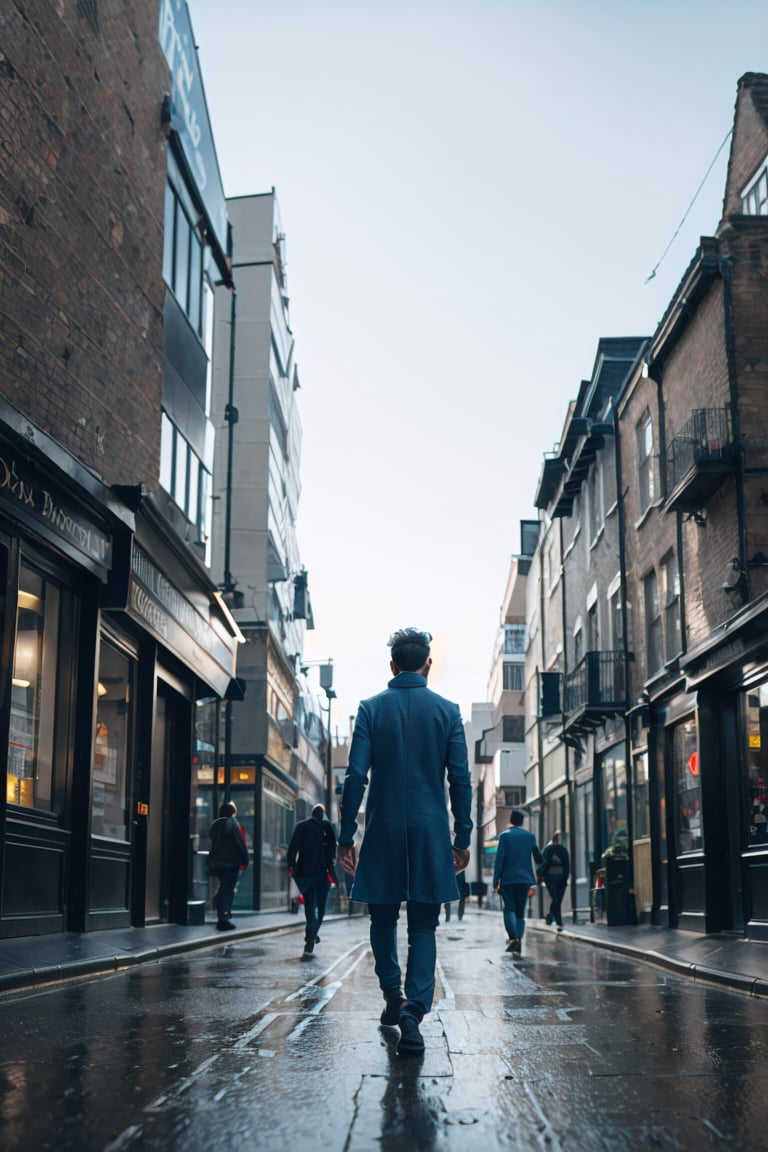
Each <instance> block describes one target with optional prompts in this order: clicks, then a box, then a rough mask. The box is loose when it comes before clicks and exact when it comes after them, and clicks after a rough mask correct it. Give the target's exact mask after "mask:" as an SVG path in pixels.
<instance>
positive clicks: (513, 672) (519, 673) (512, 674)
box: [502, 664, 525, 692]
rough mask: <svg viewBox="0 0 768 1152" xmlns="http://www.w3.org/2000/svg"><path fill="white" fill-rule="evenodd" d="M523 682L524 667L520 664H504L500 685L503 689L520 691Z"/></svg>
mask: <svg viewBox="0 0 768 1152" xmlns="http://www.w3.org/2000/svg"><path fill="white" fill-rule="evenodd" d="M524 684H525V668H524V667H523V665H522V664H505V665H504V671H503V680H502V685H503V687H504V689H505V691H512V692H522V691H523V687H524Z"/></svg>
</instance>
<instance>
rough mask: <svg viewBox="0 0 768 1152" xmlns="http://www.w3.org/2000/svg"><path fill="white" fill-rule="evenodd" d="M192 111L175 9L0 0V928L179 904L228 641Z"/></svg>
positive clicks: (55, 927)
mask: <svg viewBox="0 0 768 1152" xmlns="http://www.w3.org/2000/svg"><path fill="white" fill-rule="evenodd" d="M185 21H187V23H185ZM161 36H162V43H161ZM184 53H186V57H187V59H186V60H185V64H190V63H191V64H192V65H194V67H193V68H191V69H187V68H184V69H182V68H180V67H179V64H180V58H181V55H183V54H184ZM180 82H183V83H185V84H186V85H187V90H186V91H185V92H184V93H183V96H184V99H183V100H182V99H181V95H182V93H180V92H179V90H178V85H179V83H180ZM174 97H175V98H176V100H175V101H174ZM204 109H205V101H204V96H203V94H202V87H201V81H200V77H199V73H198V72H197V71H196V60H195V55H194V48H193V43H192V40H191V34H190V30H189V28H188V17H187V14H186V8H185V6H184V5H183V4H179V3H176V2H174V3H170V2H168V0H163V3H162V5H161V4H156V3H153V4H142V3H132V2H128V3H118V2H117V0H105V2H102V3H100V4H98V5H96V4H80V5H77V6H72V5H66V6H62V5H59V6H55V5H50V4H48V3H42V2H39V0H31V2H30V3H25V4H23V5H22V4H20V3H16V2H14V0H12V2H11V3H9V4H6V5H5V6H4V8H3V12H2V15H0V123H1V124H2V138H3V141H4V146H3V149H2V153H1V156H2V158H1V159H0V567H1V568H2V588H3V597H2V602H1V604H0V636H1V638H2V639H1V643H0V760H2V770H3V771H4V772H5V777H6V787H5V789H4V790H3V793H2V800H0V869H2V872H1V873H0V936H12V935H32V934H40V933H46V932H56V931H63V930H68V929H70V930H71V929H80V930H82V929H86V928H96V927H107V926H122V925H127V924H129V923H136V924H141V923H144V922H145V921H146V920H152V919H159V918H167V917H170V918H172V919H175V920H181V921H184V920H186V919H187V917H188V916H189V909H190V906H191V905H190V898H191V897H192V896H193V895H194V880H193V876H194V847H195V841H194V829H193V828H192V827H191V825H190V810H191V808H193V807H194V796H193V794H192V780H191V765H192V761H193V756H194V753H195V742H196V721H197V720H198V719H199V709H200V705H199V704H198V701H201V700H209V701H210V700H216V699H218V698H220V697H222V696H224V695H225V694H226V693H227V691H228V690H230V686H231V683H232V674H233V669H234V655H235V648H236V641H237V639H238V629H237V627H236V625H235V624H234V621H233V620H232V618H231V616H230V614H229V612H228V611H227V609H226V606H225V605H224V604H223V603H222V601H221V598H220V596H219V594H218V592H217V590H216V587H215V585H214V584H213V582H212V580H211V578H210V574H209V572H208V570H207V568H206V567H205V564H204V562H203V555H204V547H205V521H204V508H205V484H204V472H205V461H204V459H203V457H204V454H205V453H204V451H203V448H202V443H203V440H204V439H205V421H206V415H205V387H206V385H205V380H206V373H207V355H206V351H205V339H204V315H203V309H202V300H203V298H204V278H205V277H206V276H210V275H211V274H212V273H211V269H212V268H213V267H216V269H217V272H216V274H217V275H218V276H219V277H226V276H227V272H228V256H227V244H228V236H227V228H226V217H224V223H223V224H222V217H221V213H220V210H219V204H218V198H217V196H216V181H215V179H211V180H210V181H209V187H210V189H212V191H211V190H208V191H206V192H205V193H204V194H203V193H202V192H201V189H200V187H199V186H198V185H196V183H195V179H194V173H195V171H197V172H198V173H199V170H200V169H199V165H198V166H197V168H196V167H195V157H194V155H192V154H191V153H190V151H189V141H188V139H187V135H188V134H187V133H186V132H185V124H184V117H183V116H182V115H181V113H182V111H183V112H184V113H185V114H186V117H187V118H188V117H189V116H190V115H192V114H194V115H196V116H197V117H198V125H199V127H200V128H201V129H202V131H201V134H200V139H199V143H198V145H195V147H198V148H200V149H205V148H208V149H210V150H211V152H212V141H211V139H210V132H209V130H208V125H207V117H205V116H204ZM212 154H213V157H214V160H215V152H213V153H212ZM206 159H209V155H207V156H206ZM210 175H211V176H215V175H216V173H214V172H213V171H212V170H211V172H210ZM174 193H175V199H174ZM221 202H222V203H223V196H221ZM182 216H183V219H182ZM169 220H171V222H172V226H171V227H169ZM185 221H186V230H185V227H184V222H185ZM169 238H170V241H172V246H171V247H170V249H169V242H170V241H169ZM184 245H186V246H185V247H184ZM195 300H198V301H199V309H198V312H197V314H196V316H197V319H195V318H194V316H195V313H194V308H195ZM169 425H170V426H171V430H172V431H173V435H171V436H170V437H169V436H168V435H167V432H168V430H169ZM182 434H183V436H182ZM195 451H197V452H198V453H199V456H198V458H197V462H196V460H195V459H193V456H194V453H195Z"/></svg>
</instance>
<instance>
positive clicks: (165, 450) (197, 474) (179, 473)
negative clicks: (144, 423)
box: [160, 412, 211, 539]
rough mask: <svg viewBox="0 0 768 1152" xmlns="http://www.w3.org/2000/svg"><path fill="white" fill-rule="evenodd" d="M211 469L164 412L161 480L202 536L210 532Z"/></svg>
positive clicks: (161, 438) (203, 537)
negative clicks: (208, 524) (209, 470)
mask: <svg viewBox="0 0 768 1152" xmlns="http://www.w3.org/2000/svg"><path fill="white" fill-rule="evenodd" d="M210 479H211V477H210V473H209V472H208V469H207V468H206V467H205V465H204V464H203V462H202V460H201V459H200V458H199V456H198V455H197V453H196V452H194V451H193V449H192V446H191V444H189V443H188V442H187V441H186V440H185V438H184V437H183V436H182V434H181V432H180V431H179V429H178V428H177V427H176V425H175V424H174V423H173V422H172V421H171V420H169V419H168V416H167V415H166V413H165V412H163V419H162V423H161V435H160V484H161V486H162V487H163V488H164V489H165V490H166V492H167V493H168V494H169V495H170V496H172V497H173V499H174V500H175V502H176V503H177V504H178V506H179V508H181V510H182V512H183V513H184V515H185V516H186V517H187V519H188V520H191V522H192V523H193V524H194V525H195V527H196V528H197V529H198V530H199V532H200V536H201V538H202V539H205V538H206V536H207V534H208V528H207V520H208V516H209V514H210V510H209V500H208V496H209V489H210Z"/></svg>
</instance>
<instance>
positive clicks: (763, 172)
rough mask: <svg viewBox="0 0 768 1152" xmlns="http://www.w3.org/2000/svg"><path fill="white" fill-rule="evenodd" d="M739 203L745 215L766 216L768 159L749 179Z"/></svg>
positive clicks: (767, 204) (767, 211)
mask: <svg viewBox="0 0 768 1152" xmlns="http://www.w3.org/2000/svg"><path fill="white" fill-rule="evenodd" d="M741 203H742V207H743V210H744V213H745V214H746V215H747V216H768V160H766V161H764V162H763V164H762V165H761V166H760V168H759V169H758V172H757V174H756V175H755V176H753V177H752V179H751V180H750V182H749V184H748V185H747V187H746V189H745V191H744V192H743V193H742V196H741Z"/></svg>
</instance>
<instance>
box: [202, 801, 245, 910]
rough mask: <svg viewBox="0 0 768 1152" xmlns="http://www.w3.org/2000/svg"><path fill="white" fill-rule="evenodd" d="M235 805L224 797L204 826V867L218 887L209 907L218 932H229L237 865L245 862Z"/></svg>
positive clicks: (242, 839)
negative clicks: (207, 846) (208, 845)
mask: <svg viewBox="0 0 768 1152" xmlns="http://www.w3.org/2000/svg"><path fill="white" fill-rule="evenodd" d="M235 816H237V806H236V805H235V804H233V803H232V801H230V800H227V801H226V802H225V803H224V804H222V805H221V807H220V808H219V818H218V820H214V822H213V824H211V826H210V828H209V829H208V838H209V840H210V841H211V849H210V852H209V853H208V871H209V872H210V873H211V875H212V876H216V877H217V878H218V881H219V887H218V889H217V891H216V892H215V893H214V897H213V907H214V909H215V911H216V927H217V928H218V929H219V931H220V932H229V931H231V930H232V929H233V928H234V924H233V923H232V919H231V917H232V901H233V900H234V898H235V888H236V887H237V881H238V879H239V876H240V868H241V867H242V866H243V865H245V866H246V867H247V865H248V863H249V857H248V847H247V845H246V843H245V837H244V836H243V831H242V828H241V827H240V825H239V824H238V822H237V820H236V819H235Z"/></svg>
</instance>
